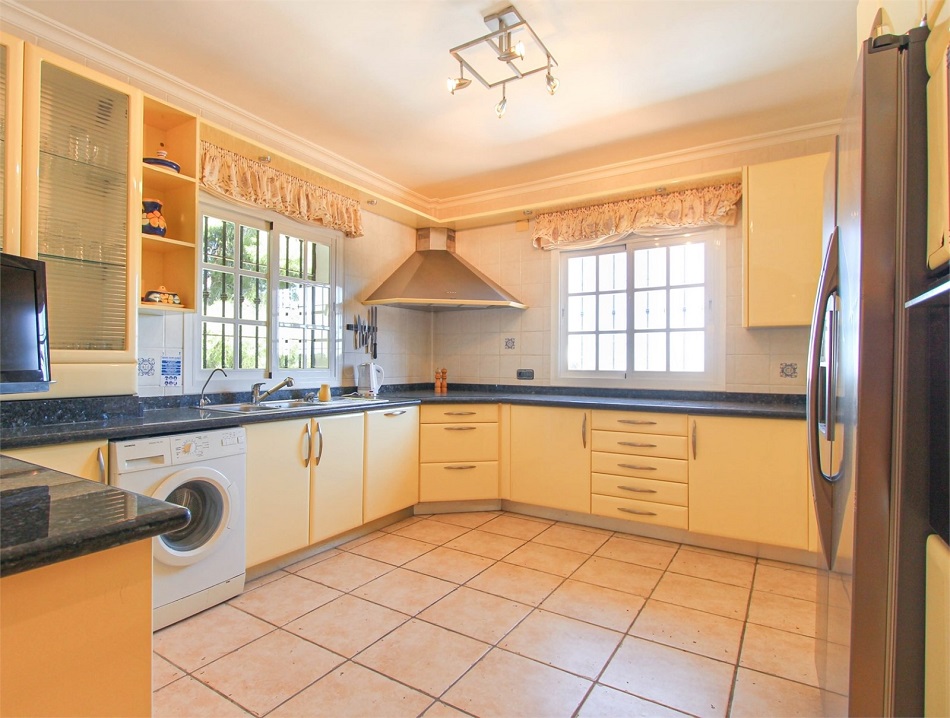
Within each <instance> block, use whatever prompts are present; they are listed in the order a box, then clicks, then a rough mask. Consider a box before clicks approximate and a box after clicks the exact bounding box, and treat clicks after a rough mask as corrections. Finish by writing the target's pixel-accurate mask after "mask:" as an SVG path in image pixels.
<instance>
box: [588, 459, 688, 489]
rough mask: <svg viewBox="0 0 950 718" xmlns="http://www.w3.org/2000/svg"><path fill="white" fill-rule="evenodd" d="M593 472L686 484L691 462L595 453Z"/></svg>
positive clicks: (592, 463)
mask: <svg viewBox="0 0 950 718" xmlns="http://www.w3.org/2000/svg"><path fill="white" fill-rule="evenodd" d="M590 468H591V471H596V472H598V473H601V474H616V475H617V476H639V477H642V478H644V479H658V480H659V481H678V482H679V483H682V484H685V483H686V482H687V481H688V480H689V462H688V461H685V460H684V459H665V458H662V457H658V456H637V457H636V458H634V457H631V456H630V455H629V454H607V453H603V452H600V451H595V452H594V453H593V454H592V455H591V464H590Z"/></svg>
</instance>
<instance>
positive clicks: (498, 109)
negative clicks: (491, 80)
mask: <svg viewBox="0 0 950 718" xmlns="http://www.w3.org/2000/svg"><path fill="white" fill-rule="evenodd" d="M507 107H508V97H507V96H506V95H505V86H504V85H502V86H501V102H499V103H498V104H497V105H495V114H496V115H498V119H499V120H500V119H501V118H502V116H503V115H504V114H505V108H507Z"/></svg>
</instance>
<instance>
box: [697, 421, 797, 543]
mask: <svg viewBox="0 0 950 718" xmlns="http://www.w3.org/2000/svg"><path fill="white" fill-rule="evenodd" d="M689 422H690V451H689V530H690V531H691V532H695V533H701V534H707V535H710V536H724V537H727V538H733V539H741V540H744V541H751V542H755V543H762V544H769V545H773V546H788V547H792V548H800V549H807V548H808V523H809V512H810V510H811V509H810V501H811V495H810V493H809V480H808V466H807V462H806V444H805V422H804V421H800V420H794V419H760V418H736V417H723V416H690V417H689Z"/></svg>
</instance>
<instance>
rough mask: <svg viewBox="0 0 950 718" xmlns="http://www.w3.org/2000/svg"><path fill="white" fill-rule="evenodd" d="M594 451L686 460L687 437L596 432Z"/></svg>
mask: <svg viewBox="0 0 950 718" xmlns="http://www.w3.org/2000/svg"><path fill="white" fill-rule="evenodd" d="M592 433H593V435H594V439H593V444H592V445H593V448H594V451H606V452H610V453H614V454H637V455H639V456H661V457H665V458H667V459H685V458H687V457H686V437H685V436H665V435H663V434H633V433H623V432H620V431H594V432H592Z"/></svg>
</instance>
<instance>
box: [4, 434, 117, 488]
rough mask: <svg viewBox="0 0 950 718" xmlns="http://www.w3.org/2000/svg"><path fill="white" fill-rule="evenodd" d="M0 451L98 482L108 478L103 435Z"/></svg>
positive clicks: (106, 444)
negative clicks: (75, 440) (70, 442)
mask: <svg viewBox="0 0 950 718" xmlns="http://www.w3.org/2000/svg"><path fill="white" fill-rule="evenodd" d="M3 453H4V454H5V455H6V456H12V457H13V458H15V459H20V460H21V461H29V462H30V463H31V464H36V465H37V466H45V467H46V468H48V469H55V470H56V471H62V472H63V473H64V474H71V475H72V476H79V477H81V478H83V479H89V480H90V481H98V482H99V483H100V484H104V483H106V482H107V481H108V478H109V471H108V465H107V457H108V456H109V442H108V441H107V440H105V439H103V440H102V441H79V442H76V443H73V444H52V445H47V446H31V447H29V448H23V449H4V450H3Z"/></svg>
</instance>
